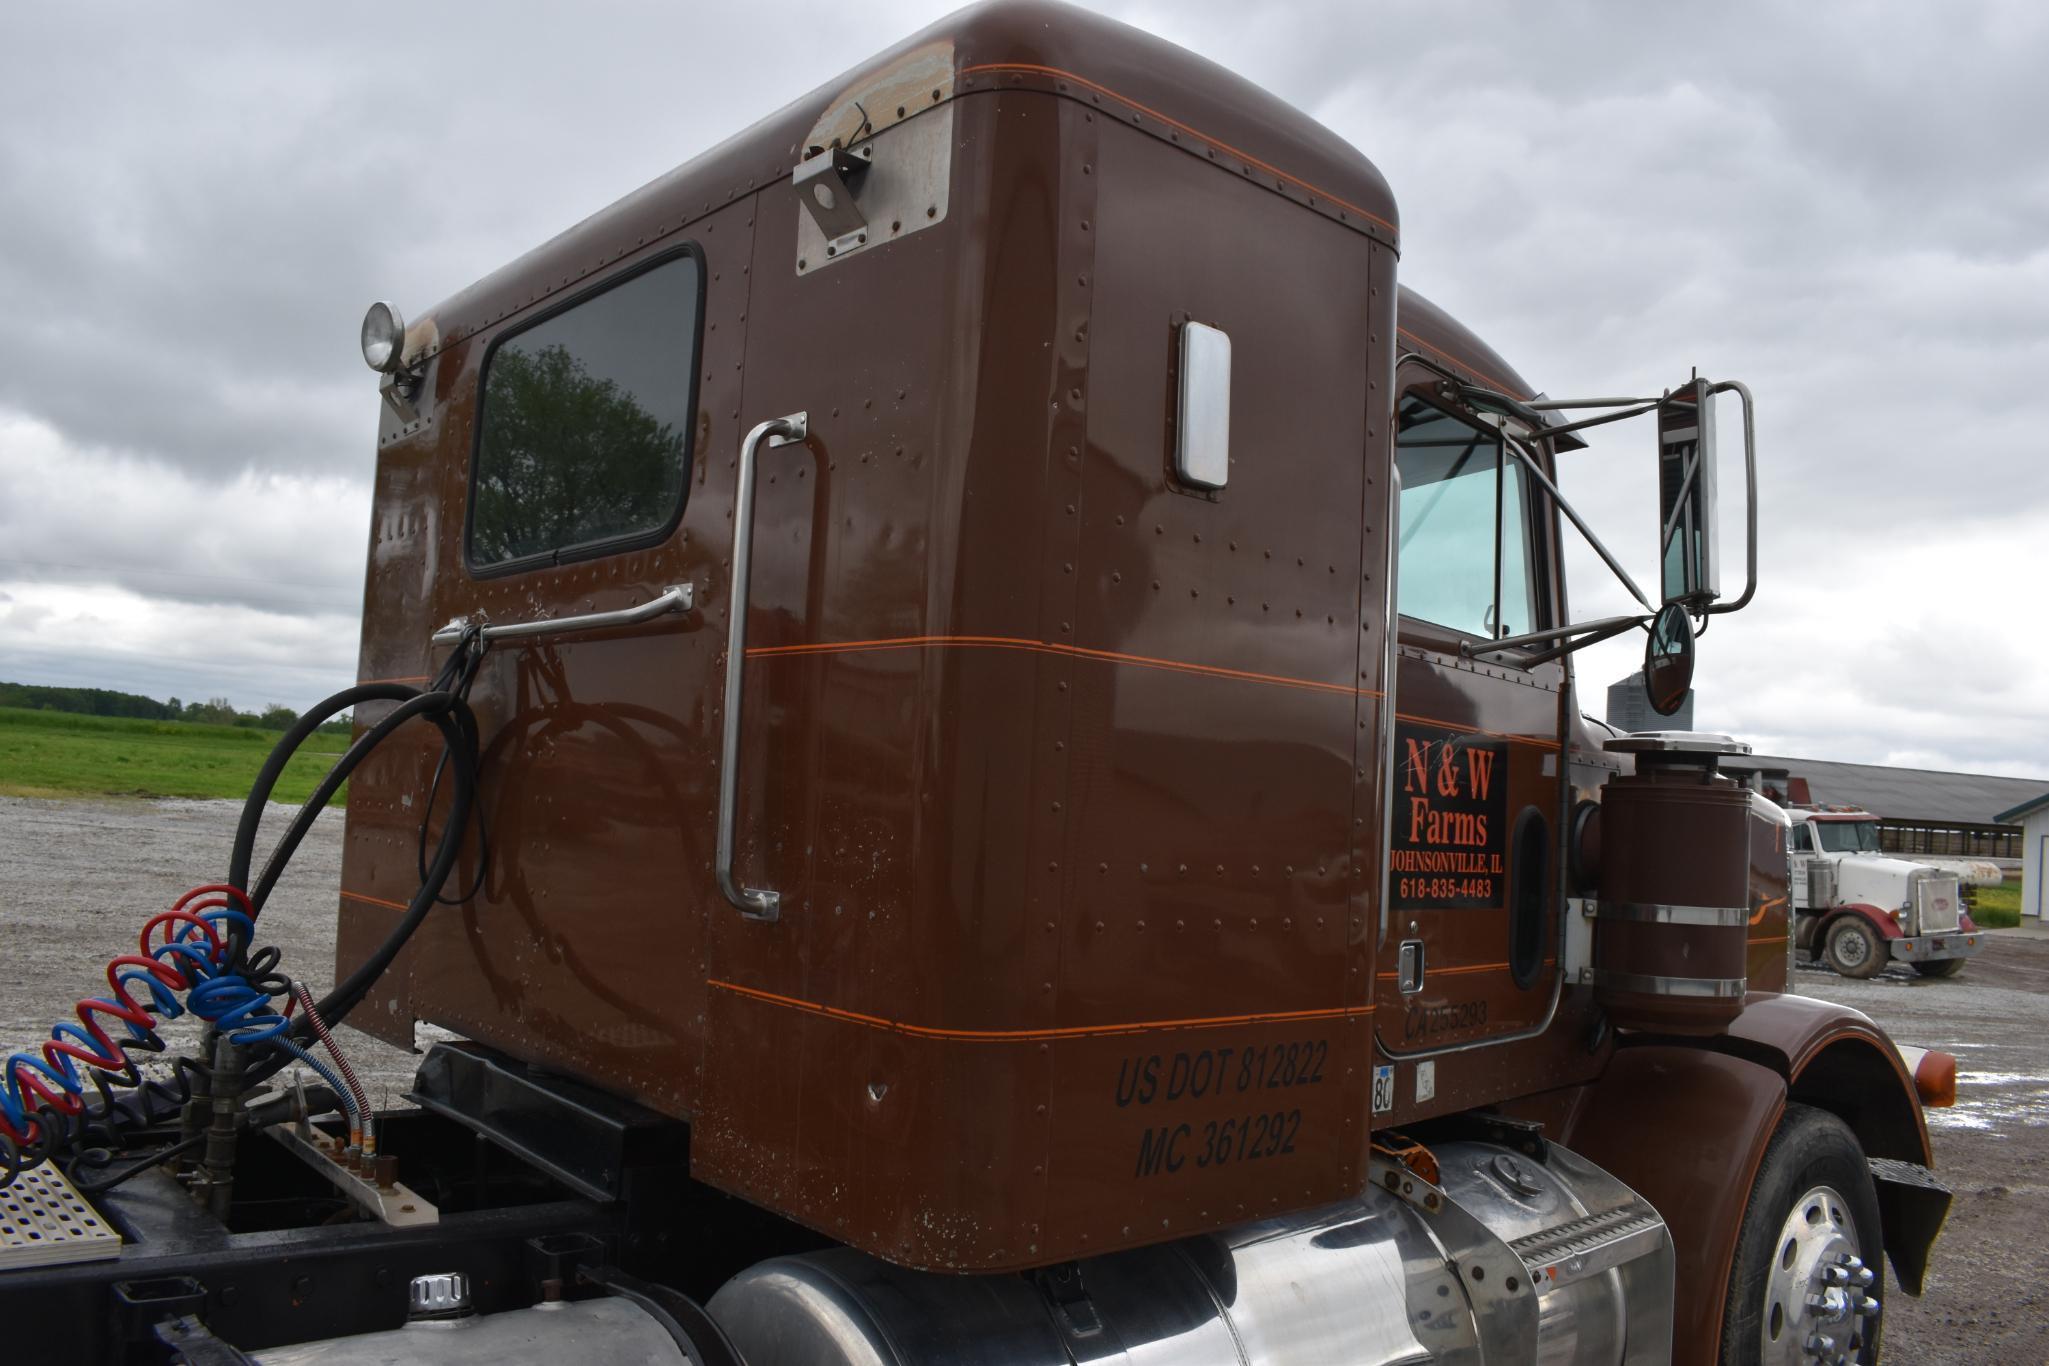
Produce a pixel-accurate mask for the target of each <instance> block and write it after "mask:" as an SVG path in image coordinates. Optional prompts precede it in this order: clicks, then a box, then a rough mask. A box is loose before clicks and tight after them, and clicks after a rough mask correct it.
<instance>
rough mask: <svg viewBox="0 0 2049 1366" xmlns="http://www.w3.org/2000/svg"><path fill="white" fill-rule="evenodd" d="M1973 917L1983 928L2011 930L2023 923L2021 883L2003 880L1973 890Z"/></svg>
mask: <svg viewBox="0 0 2049 1366" xmlns="http://www.w3.org/2000/svg"><path fill="white" fill-rule="evenodd" d="M1971 919H1973V920H1975V921H1977V922H1978V928H1979V929H1981V930H2010V929H2012V928H2013V927H2014V926H2016V925H2018V924H2020V923H2021V885H2020V883H2018V882H2002V883H2000V884H1999V885H1998V886H1997V887H1977V888H1973V889H1972V892H1971Z"/></svg>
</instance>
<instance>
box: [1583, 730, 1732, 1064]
mask: <svg viewBox="0 0 2049 1366" xmlns="http://www.w3.org/2000/svg"><path fill="white" fill-rule="evenodd" d="M1607 748H1609V749H1612V750H1619V751H1622V752H1625V753H1633V754H1634V755H1635V756H1636V772H1635V773H1634V774H1628V775H1618V776H1617V777H1614V778H1611V779H1609V780H1608V783H1607V785H1606V787H1605V788H1603V790H1602V796H1601V824H1602V841H1601V843H1602V851H1601V864H1602V866H1601V898H1600V902H1599V909H1598V910H1597V912H1596V915H1595V920H1596V924H1595V929H1594V951H1593V960H1594V1000H1595V1002H1596V1003H1597V1004H1598V1005H1600V1006H1601V1008H1602V1009H1604V1010H1605V1011H1607V1012H1608V1016H1609V1018H1610V1019H1611V1020H1613V1021H1614V1022H1615V1024H1617V1025H1619V1026H1621V1027H1622V1028H1625V1029H1645V1030H1657V1031H1659V1032H1662V1033H1673V1034H1712V1033H1715V1032H1717V1031H1718V1030H1720V1029H1721V1028H1722V1027H1723V1026H1724V1025H1726V1024H1727V1023H1728V1022H1729V1021H1730V1020H1732V1019H1734V1018H1735V1016H1736V1014H1737V1013H1738V1012H1739V1011H1741V1010H1742V1009H1743V993H1744V990H1745V982H1744V959H1745V955H1746V951H1747V947H1748V945H1747V935H1748V925H1749V920H1750V900H1751V897H1750V833H1751V832H1750V793H1749V792H1748V791H1747V790H1746V789H1744V788H1743V787H1740V786H1738V785H1737V784H1736V783H1735V782H1733V781H1731V780H1730V779H1728V778H1725V777H1722V776H1721V775H1720V774H1718V773H1717V772H1716V764H1717V761H1718V759H1719V757H1720V756H1721V755H1723V754H1743V753H1748V752H1749V748H1750V747H1749V746H1748V745H1743V744H1739V743H1738V742H1736V741H1734V740H1731V739H1729V737H1727V736H1724V735H1701V734H1694V733H1691V732H1685V731H1654V732H1650V733H1647V734H1642V735H1623V736H1617V737H1616V738H1614V739H1612V740H1610V741H1609V742H1608V744H1607Z"/></svg>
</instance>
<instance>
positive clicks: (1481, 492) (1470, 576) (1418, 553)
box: [1395, 398, 1537, 640]
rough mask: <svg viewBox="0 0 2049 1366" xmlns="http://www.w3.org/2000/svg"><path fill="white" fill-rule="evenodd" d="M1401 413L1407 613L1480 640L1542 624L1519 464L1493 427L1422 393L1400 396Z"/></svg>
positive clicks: (1398, 445) (1398, 454)
mask: <svg viewBox="0 0 2049 1366" xmlns="http://www.w3.org/2000/svg"><path fill="white" fill-rule="evenodd" d="M1399 416H1400V421H1399V423H1398V425H1397V429H1396V435H1395V461H1396V465H1397V468H1399V469H1400V471H1401V476H1402V501H1401V562H1400V569H1401V579H1400V596H1401V612H1402V615H1403V616H1408V617H1415V618H1417V619H1418V620H1421V621H1427V622H1430V623H1432V624H1434V625H1437V626H1444V627H1449V628H1450V629H1451V630H1454V631H1457V632H1459V633H1461V634H1463V635H1469V636H1477V637H1479V638H1481V639H1483V640H1484V639H1493V638H1497V637H1500V636H1513V635H1520V634H1522V633H1523V632H1525V631H1532V630H1535V629H1536V622H1537V576H1536V568H1535V564H1534V562H1533V557H1532V554H1531V548H1530V535H1529V526H1530V491H1529V485H1528V480H1527V479H1526V477H1525V475H1524V472H1523V468H1522V465H1521V463H1520V462H1519V461H1517V460H1516V459H1515V457H1514V456H1512V455H1506V453H1505V452H1503V450H1502V448H1501V440H1500V438H1499V437H1498V436H1497V435H1496V434H1494V433H1493V432H1490V431H1488V430H1486V429H1485V428H1483V427H1475V426H1473V425H1472V424H1471V423H1468V422H1466V421H1464V420H1462V419H1460V418H1456V417H1453V416H1452V415H1451V414H1450V413H1447V412H1445V411H1444V410H1443V409H1441V408H1436V407H1432V406H1431V405H1430V404H1428V403H1425V402H1424V401H1423V400H1421V399H1419V398H1405V399H1403V400H1402V406H1401V412H1400V415H1399ZM1497 550H1498V552H1499V554H1498V563H1499V565H1500V572H1499V577H1498V581H1497V576H1496V569H1495V566H1496V563H1497ZM1497 593H1498V601H1497Z"/></svg>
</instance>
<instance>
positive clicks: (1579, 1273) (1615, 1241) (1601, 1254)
mask: <svg viewBox="0 0 2049 1366" xmlns="http://www.w3.org/2000/svg"><path fill="white" fill-rule="evenodd" d="M1665 1239H1666V1234H1665V1221H1664V1220H1663V1219H1661V1218H1659V1217H1658V1212H1657V1211H1656V1210H1654V1209H1652V1208H1651V1207H1650V1206H1649V1205H1646V1204H1643V1203H1641V1202H1639V1203H1636V1204H1629V1205H1618V1206H1616V1207H1615V1208H1614V1209H1611V1210H1604V1211H1603V1212H1601V1213H1600V1214H1590V1215H1588V1216H1586V1217H1585V1218H1583V1219H1574V1220H1572V1221H1571V1222H1569V1223H1564V1224H1559V1225H1557V1226H1556V1227H1553V1228H1547V1229H1543V1230H1541V1231H1539V1232H1536V1233H1532V1234H1530V1235H1528V1236H1527V1237H1523V1238H1518V1239H1516V1240H1515V1241H1514V1242H1512V1243H1510V1244H1509V1245H1508V1246H1509V1249H1510V1250H1511V1251H1513V1252H1514V1253H1515V1254H1516V1256H1518V1257H1520V1258H1522V1260H1523V1265H1524V1266H1526V1267H1528V1268H1529V1272H1530V1280H1531V1282H1532V1283H1533V1284H1535V1285H1537V1286H1539V1287H1541V1288H1542V1289H1545V1290H1549V1289H1551V1288H1552V1287H1553V1286H1560V1285H1570V1284H1572V1283H1573V1282H1574V1281H1583V1280H1585V1279H1586V1278H1587V1277H1589V1276H1597V1275H1599V1274H1600V1273H1601V1272H1603V1271H1608V1270H1612V1269H1613V1268H1615V1267H1618V1266H1621V1265H1622V1264H1623V1263H1624V1262H1631V1261H1635V1260H1636V1259H1637V1258H1638V1257H1641V1256H1643V1255H1644V1254H1646V1253H1648V1252H1651V1251H1653V1250H1655V1249H1656V1248H1658V1247H1660V1246H1662V1245H1663V1244H1664V1242H1665Z"/></svg>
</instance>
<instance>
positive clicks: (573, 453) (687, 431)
mask: <svg viewBox="0 0 2049 1366" xmlns="http://www.w3.org/2000/svg"><path fill="white" fill-rule="evenodd" d="M702 278H703V269H702V266H701V265H700V263H699V261H698V259H697V257H696V256H695V255H684V256H676V257H672V258H671V259H669V260H667V261H664V262H662V263H661V264H660V265H657V266H654V267H652V268H651V269H648V270H643V271H641V272H639V273H638V274H635V275H632V276H629V277H628V278H626V279H624V280H622V281H620V282H619V283H618V284H616V285H613V286H611V287H609V288H607V289H605V290H604V291H603V292H601V293H598V294H594V295H592V296H590V297H589V298H587V299H585V300H583V301H582V302H581V303H578V304H574V305H572V306H571V307H569V308H567V309H565V310H563V311H562V312H560V313H556V314H554V315H552V316H550V317H547V318H544V319H543V320H541V321H540V322H538V323H536V324H534V325H533V326H531V327H528V328H526V329H524V330H523V331H520V332H516V333H514V334H513V335H511V336H509V337H507V338H506V339H505V340H504V341H502V342H500V343H499V344H498V345H497V347H496V348H494V349H493V350H492V352H491V355H490V358H489V359H488V360H487V361H486V362H485V369H484V393H483V412H482V415H481V417H480V418H479V421H478V437H477V452H476V460H475V466H474V476H473V482H472V484H471V493H470V499H471V501H470V525H469V551H470V564H471V566H472V567H473V568H476V569H480V570H481V569H492V568H513V567H520V566H526V565H531V564H536V563H541V564H545V563H552V562H555V561H558V560H569V559H578V558H581V557H583V556H587V555H593V554H598V553H601V552H603V551H605V550H609V549H623V548H625V547H627V546H629V545H633V544H643V545H644V544H649V543H651V542H653V541H655V540H659V539H660V538H662V537H663V536H664V535H666V534H667V533H668V531H669V530H670V529H672V528H673V527H674V526H675V524H676V520H677V518H678V517H680V516H681V515H682V511H683V496H684V490H685V488H686V487H687V484H688V473H689V465H690V435H691V422H692V418H693V413H692V400H693V396H694V394H695V392H696V385H695V383H694V380H695V376H696V371H697V326H698V311H699V301H700V299H701V297H702V288H701V284H702Z"/></svg>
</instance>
